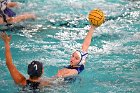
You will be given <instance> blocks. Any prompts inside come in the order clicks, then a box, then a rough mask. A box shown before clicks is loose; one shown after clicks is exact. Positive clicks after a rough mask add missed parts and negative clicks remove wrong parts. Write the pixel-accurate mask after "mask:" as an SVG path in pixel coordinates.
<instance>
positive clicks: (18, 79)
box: [5, 42, 26, 84]
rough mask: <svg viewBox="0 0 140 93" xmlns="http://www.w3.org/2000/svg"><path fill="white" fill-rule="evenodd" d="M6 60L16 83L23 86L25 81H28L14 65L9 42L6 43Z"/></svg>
mask: <svg viewBox="0 0 140 93" xmlns="http://www.w3.org/2000/svg"><path fill="white" fill-rule="evenodd" d="M5 58H6V65H7V67H8V69H9V72H10V74H11V76H12V78H13V80H14V81H15V83H16V84H21V82H22V81H23V80H26V79H25V77H24V76H23V75H22V74H21V73H20V72H19V71H18V70H17V68H16V67H15V65H14V64H13V63H12V56H11V52H10V44H9V42H6V43H5Z"/></svg>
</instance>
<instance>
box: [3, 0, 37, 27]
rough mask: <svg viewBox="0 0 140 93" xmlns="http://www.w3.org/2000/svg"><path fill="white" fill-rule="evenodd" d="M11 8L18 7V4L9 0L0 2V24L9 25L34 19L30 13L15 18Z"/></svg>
mask: <svg viewBox="0 0 140 93" xmlns="http://www.w3.org/2000/svg"><path fill="white" fill-rule="evenodd" d="M12 7H18V4H17V3H16V2H11V0H0V24H6V25H9V24H12V23H17V22H20V21H24V20H27V19H35V15H34V14H31V13H24V14H22V15H18V16H16V13H15V12H13V11H12V10H11V9H10V8H12Z"/></svg>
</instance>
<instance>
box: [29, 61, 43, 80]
mask: <svg viewBox="0 0 140 93" xmlns="http://www.w3.org/2000/svg"><path fill="white" fill-rule="evenodd" d="M42 69H43V64H42V63H41V62H39V61H32V62H31V63H30V64H29V65H28V75H29V76H30V78H38V77H40V76H41V75H42Z"/></svg>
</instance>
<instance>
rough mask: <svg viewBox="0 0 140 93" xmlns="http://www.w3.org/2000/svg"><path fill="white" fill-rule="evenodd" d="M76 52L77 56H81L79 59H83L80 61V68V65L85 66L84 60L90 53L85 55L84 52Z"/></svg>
mask: <svg viewBox="0 0 140 93" xmlns="http://www.w3.org/2000/svg"><path fill="white" fill-rule="evenodd" d="M76 52H77V54H78V55H79V57H80V58H81V59H80V62H79V63H78V65H79V66H80V65H83V64H84V63H85V59H84V57H85V56H86V55H87V54H88V53H83V52H81V51H79V50H76ZM78 52H79V53H78Z"/></svg>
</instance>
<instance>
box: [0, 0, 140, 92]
mask: <svg viewBox="0 0 140 93" xmlns="http://www.w3.org/2000/svg"><path fill="white" fill-rule="evenodd" d="M14 1H19V2H20V3H21V4H20V5H21V7H20V8H19V9H17V8H16V9H14V10H15V11H16V13H17V14H21V13H23V12H32V13H35V14H36V15H37V19H36V20H28V21H24V22H20V23H18V24H14V25H15V27H14V28H12V29H13V30H12V31H10V30H11V29H5V30H6V31H7V33H8V34H9V35H10V34H11V35H12V40H11V52H12V56H13V62H14V64H15V65H16V67H17V68H18V69H19V71H20V72H21V73H22V74H23V75H24V76H26V77H27V78H28V75H27V71H26V70H27V65H28V64H29V63H30V62H31V61H33V60H38V61H41V62H42V63H43V64H44V68H45V70H44V76H45V77H52V76H54V75H55V74H56V73H57V71H58V69H61V68H63V66H66V65H68V64H69V60H70V56H71V54H72V53H73V52H74V50H75V49H80V48H81V44H82V42H83V39H84V37H85V35H86V33H87V28H88V26H89V23H88V21H87V20H86V18H87V15H88V12H89V11H90V10H92V9H94V8H100V9H102V10H103V11H104V12H105V14H106V16H107V17H106V22H105V23H104V24H103V25H102V26H100V27H99V28H97V29H96V31H95V33H94V35H93V39H92V43H91V45H90V47H89V50H88V51H89V56H88V58H87V63H86V67H85V70H84V71H83V72H82V73H81V74H80V75H78V80H76V82H74V83H70V84H64V85H63V84H62V85H59V86H55V87H51V88H44V90H43V91H41V93H140V1H139V0H14ZM27 6H28V7H27ZM0 27H1V29H3V28H4V26H3V25H1V26H0ZM4 50H5V49H4V43H3V41H2V40H0V73H1V75H0V93H17V92H20V88H19V87H18V86H16V85H15V84H14V82H13V80H12V78H11V76H10V74H9V71H8V69H7V67H6V64H5V56H4Z"/></svg>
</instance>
